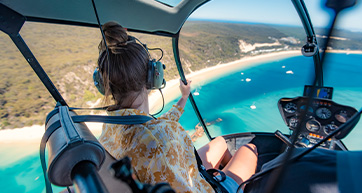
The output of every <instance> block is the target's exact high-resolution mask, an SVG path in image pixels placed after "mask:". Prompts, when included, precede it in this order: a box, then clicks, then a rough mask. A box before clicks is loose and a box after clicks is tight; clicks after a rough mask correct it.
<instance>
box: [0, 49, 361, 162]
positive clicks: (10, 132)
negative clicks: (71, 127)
mask: <svg viewBox="0 0 362 193" xmlns="http://www.w3.org/2000/svg"><path fill="white" fill-rule="evenodd" d="M333 53H347V54H349V53H353V54H362V51H350V52H346V51H333ZM298 55H301V52H300V51H299V50H295V51H283V52H277V53H269V54H263V55H258V56H250V57H244V58H242V59H240V60H237V61H233V62H230V63H226V64H219V65H216V66H213V67H210V68H205V69H202V70H200V71H196V72H193V73H191V74H188V75H186V78H187V79H190V80H192V87H191V89H195V88H197V86H200V85H203V84H206V83H208V82H210V81H212V80H215V79H217V78H219V77H221V76H224V75H225V74H228V73H231V72H234V71H236V70H240V69H242V68H245V67H248V66H251V65H257V64H260V63H264V62H267V61H271V60H280V59H284V58H288V57H292V56H298ZM163 95H164V97H165V104H167V103H168V102H170V101H172V100H174V99H176V98H177V97H179V96H180V91H179V80H178V79H175V80H167V85H166V88H165V89H163ZM149 101H150V112H151V113H155V112H157V111H158V110H159V109H160V108H161V104H162V98H161V95H160V93H159V92H158V91H154V92H152V93H151V94H150V96H149ZM87 125H88V127H89V128H90V130H91V131H92V132H93V133H94V135H95V136H99V135H100V133H101V127H102V123H87ZM43 133H44V125H33V126H31V127H24V128H20V129H5V130H1V131H0V155H2V157H3V156H4V154H6V156H7V157H8V156H12V157H11V158H9V160H8V161H5V162H4V163H1V164H0V166H1V165H3V164H6V163H8V162H12V161H16V160H19V159H21V158H22V157H24V156H27V155H29V154H31V153H34V152H36V151H38V147H39V144H40V139H41V137H42V135H43ZM10 147H19V148H21V147H22V152H25V151H26V153H22V154H20V153H15V152H13V153H11V152H10V151H9V148H10ZM23 150H24V151H23Z"/></svg>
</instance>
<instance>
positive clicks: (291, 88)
mask: <svg viewBox="0 0 362 193" xmlns="http://www.w3.org/2000/svg"><path fill="white" fill-rule="evenodd" d="M236 4H238V3H236ZM240 4H242V5H240V6H236V5H235V3H230V4H227V3H226V4H225V2H224V1H222V2H221V1H211V2H209V3H207V4H206V5H205V6H203V7H201V8H200V9H198V10H196V11H195V12H194V13H193V14H192V15H191V16H190V18H189V20H188V21H187V22H186V23H185V25H184V26H183V28H182V30H181V33H180V43H179V48H180V56H181V61H182V65H183V69H184V71H185V74H188V75H186V77H187V78H189V79H191V80H193V82H192V89H193V90H192V94H193V97H194V99H195V101H196V104H197V106H198V107H199V110H200V112H201V115H202V117H203V119H204V121H205V123H206V125H207V128H208V130H209V132H210V134H211V136H212V137H215V136H219V135H226V134H233V133H240V132H274V131H276V130H280V131H282V132H283V133H289V128H288V127H287V126H286V125H285V123H284V121H283V119H282V117H281V115H280V113H279V110H278V107H277V102H278V100H279V99H280V98H283V97H289V98H294V97H297V96H302V95H303V89H304V85H311V84H312V83H313V79H314V62H313V57H304V56H303V55H302V54H301V51H300V50H301V47H302V46H303V45H304V44H305V43H306V33H305V31H304V29H303V26H302V24H301V21H300V19H299V17H298V15H297V12H296V11H295V8H294V6H293V4H292V2H288V3H286V2H284V1H283V2H282V1H263V2H261V1H249V2H240ZM321 5H322V4H321V2H318V3H316V2H315V1H306V6H307V8H309V7H311V13H310V15H311V18H312V22H313V23H314V22H315V23H316V25H315V26H316V27H315V31H316V34H317V38H318V42H319V43H320V44H323V42H324V41H325V34H326V30H325V27H326V26H327V25H328V21H329V19H330V18H329V17H330V16H329V15H328V14H329V12H326V11H325V9H322V8H321ZM270 7H273V9H270ZM321 11H324V13H320V12H321ZM215 13H218V14H215ZM344 15H346V14H344ZM344 15H343V16H341V17H346V16H344ZM313 16H315V18H317V19H315V18H313ZM350 18H351V17H350ZM314 19H315V20H314ZM344 21H346V20H344ZM347 23H350V22H347ZM346 26H347V24H346V23H344V26H343V27H344V29H349V28H348V27H346ZM349 27H350V26H349ZM357 27H358V26H354V28H353V29H355V28H357ZM357 30H359V31H353V32H352V31H350V30H343V29H339V30H338V31H337V32H336V34H335V36H334V38H333V39H332V42H331V45H332V46H331V47H329V48H328V49H330V50H331V51H332V52H331V53H330V54H329V55H330V58H329V57H327V62H326V68H325V70H324V73H325V78H324V79H325V86H331V87H335V91H334V98H333V100H334V101H335V102H337V103H340V104H344V105H350V106H352V107H354V108H357V109H359V108H360V107H361V105H362V101H361V99H360V97H359V96H361V94H362V93H361V88H362V82H361V81H360V80H358V74H359V73H361V70H362V66H360V65H358V63H357V62H356V61H357V60H360V59H362V55H361V53H362V52H360V51H359V50H360V46H361V45H362V41H361V37H362V33H361V31H362V29H357ZM358 46H359V47H358ZM353 53H355V54H353ZM201 69H202V70H201ZM351 69H353V71H354V72H353V73H352V74H351ZM344 76H346V77H344ZM347 91H348V93H349V94H346V93H347ZM346 95H348V97H346ZM352 98H353V99H352ZM191 110H192V107H191V105H189V106H188V107H186V111H185V113H184V114H183V117H182V118H181V120H180V122H181V124H182V125H183V126H184V127H185V128H186V129H187V130H189V131H190V133H191V134H193V133H194V132H195V134H194V135H192V136H193V137H194V138H193V139H194V140H196V139H198V141H197V142H196V144H198V143H201V144H202V143H204V142H207V141H208V140H207V138H206V136H205V135H203V134H202V132H199V133H198V132H197V130H200V128H201V126H200V124H199V121H198V120H197V118H196V117H195V115H194V113H193V112H191ZM361 130H362V124H361V123H360V124H359V125H357V126H356V128H355V129H354V130H353V132H354V133H356V134H359V135H360V134H362V133H361ZM200 131H201V130H200ZM200 136H201V137H200ZM343 141H344V142H345V143H346V144H347V147H348V148H351V149H360V148H359V147H360V145H361V143H359V142H358V140H356V138H354V137H352V136H351V134H350V135H349V137H347V138H346V139H345V140H343Z"/></svg>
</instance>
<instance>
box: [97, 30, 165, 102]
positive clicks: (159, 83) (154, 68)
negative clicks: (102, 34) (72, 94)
mask: <svg viewBox="0 0 362 193" xmlns="http://www.w3.org/2000/svg"><path fill="white" fill-rule="evenodd" d="M136 40H137V41H138V42H139V43H140V44H141V45H142V46H143V48H144V49H145V50H146V51H147V53H148V55H149V57H150V60H149V61H148V64H147V78H146V88H147V89H152V90H153V89H163V88H164V87H165V86H166V80H165V79H164V78H163V70H164V69H166V66H165V65H164V64H162V63H161V62H160V61H159V60H158V61H156V60H155V59H152V58H151V55H150V53H149V51H148V48H147V46H146V44H143V43H142V42H141V41H140V40H138V39H137V38H135V37H133V36H128V40H127V42H126V43H130V42H135V41H136ZM161 51H162V50H161ZM161 58H162V57H161ZM108 62H109V61H108ZM93 81H94V85H95V86H96V87H97V89H98V91H99V92H100V93H101V94H102V95H104V94H105V90H104V84H103V80H102V74H101V73H100V71H99V67H97V68H96V69H95V70H94V73H93Z"/></svg>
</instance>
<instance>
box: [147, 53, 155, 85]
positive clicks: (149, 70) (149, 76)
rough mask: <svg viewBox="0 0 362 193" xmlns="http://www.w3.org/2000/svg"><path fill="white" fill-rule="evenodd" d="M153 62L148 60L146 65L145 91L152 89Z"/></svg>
mask: <svg viewBox="0 0 362 193" xmlns="http://www.w3.org/2000/svg"><path fill="white" fill-rule="evenodd" d="M153 63H154V61H153V60H150V61H148V64H147V80H146V81H147V82H146V88H147V89H153V72H154V65H153Z"/></svg>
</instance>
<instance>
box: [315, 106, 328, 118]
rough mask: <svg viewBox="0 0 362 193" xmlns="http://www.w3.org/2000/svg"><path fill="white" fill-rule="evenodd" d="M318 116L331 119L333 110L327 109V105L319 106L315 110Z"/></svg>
mask: <svg viewBox="0 0 362 193" xmlns="http://www.w3.org/2000/svg"><path fill="white" fill-rule="evenodd" d="M315 113H316V115H317V117H319V118H321V119H329V118H330V117H331V115H332V112H331V111H330V110H329V109H327V108H326V107H321V108H318V109H317V110H316V111H315Z"/></svg>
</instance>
